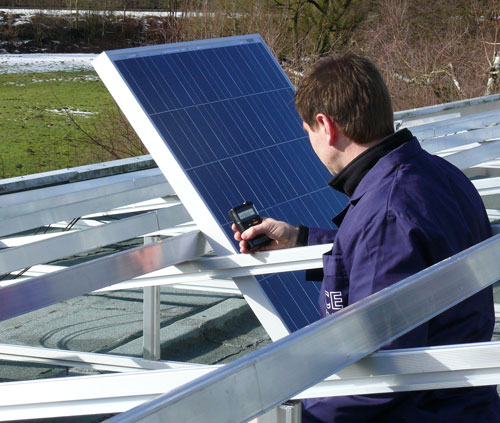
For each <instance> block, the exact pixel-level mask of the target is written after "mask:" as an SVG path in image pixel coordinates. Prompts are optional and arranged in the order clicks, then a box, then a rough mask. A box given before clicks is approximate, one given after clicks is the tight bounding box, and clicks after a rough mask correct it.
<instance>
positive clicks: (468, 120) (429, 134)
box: [411, 110, 500, 141]
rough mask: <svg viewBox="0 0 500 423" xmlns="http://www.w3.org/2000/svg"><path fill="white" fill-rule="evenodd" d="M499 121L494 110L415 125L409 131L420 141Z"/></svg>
mask: <svg viewBox="0 0 500 423" xmlns="http://www.w3.org/2000/svg"><path fill="white" fill-rule="evenodd" d="M499 121H500V116H499V114H498V110H495V111H492V112H486V113H479V114H477V115H470V116H465V117H460V118H455V119H449V120H448V121H445V122H436V123H429V124H425V125H420V126H415V127H413V128H411V132H413V134H415V135H416V136H417V137H418V139H419V140H421V141H422V140H426V139H431V138H436V137H441V136H443V135H448V134H456V133H459V132H464V131H470V130H473V129H481V128H486V127H488V126H492V125H497V124H498V122H499Z"/></svg>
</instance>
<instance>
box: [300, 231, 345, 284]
mask: <svg viewBox="0 0 500 423" xmlns="http://www.w3.org/2000/svg"><path fill="white" fill-rule="evenodd" d="M307 230H308V235H307V245H319V244H333V241H334V240H335V237H336V235H337V232H338V229H323V228H307ZM323 277H324V274H323V269H308V270H306V281H315V282H320V281H322V280H323Z"/></svg>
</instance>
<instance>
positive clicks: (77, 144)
mask: <svg viewBox="0 0 500 423" xmlns="http://www.w3.org/2000/svg"><path fill="white" fill-rule="evenodd" d="M112 105H113V99H112V98H111V96H110V94H109V93H108V91H107V90H106V88H105V87H104V85H103V84H102V83H101V81H100V80H99V78H98V77H97V75H96V74H95V73H94V72H90V71H87V72H54V73H39V74H35V73H30V74H1V75H0V178H8V177H13V176H20V175H28V174H32V173H38V172H45V171H49V170H54V169H61V168H65V167H73V166H79V165H84V164H89V163H95V162H100V161H103V160H104V159H103V157H105V156H104V155H102V156H100V154H101V153H102V152H100V151H99V148H98V147H96V146H95V145H92V144H91V143H89V142H88V136H87V135H85V134H84V132H87V133H88V134H90V135H94V134H95V132H96V126H97V125H98V123H99V120H102V119H103V118H105V115H106V113H107V111H109V109H110V106H111V107H114V106H112ZM75 122H76V124H75ZM78 126H81V129H80V128H78ZM82 129H83V131H82ZM102 154H103V153H102Z"/></svg>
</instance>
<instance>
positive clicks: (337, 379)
mask: <svg viewBox="0 0 500 423" xmlns="http://www.w3.org/2000/svg"><path fill="white" fill-rule="evenodd" d="M498 109H500V99H499V96H490V97H488V98H482V99H475V100H470V101H466V102H462V103H459V104H454V105H448V106H436V107H434V108H426V109H425V113H423V112H422V110H419V111H417V112H415V114H414V115H413V116H418V119H419V121H418V122H417V123H418V125H414V126H412V128H411V129H412V131H413V132H414V133H415V134H417V135H418V136H419V137H420V139H421V141H422V145H423V147H424V148H427V146H429V149H430V150H432V151H434V152H437V153H438V154H441V155H443V156H445V157H446V158H447V159H449V160H455V163H458V164H459V165H461V166H463V167H462V168H463V170H464V171H466V172H469V171H474V172H477V173H480V172H483V170H484V172H485V173H486V170H488V169H495V167H500V166H499V165H498V164H496V162H495V161H494V159H496V158H497V156H500V151H498V152H497V151H496V146H495V145H496V142H495V140H498V139H500V126H499V123H500V113H499V112H498ZM444 111H445V112H446V113H444ZM462 112H464V113H463V116H464V117H457V115H458V113H460V114H461V115H462ZM433 113H434V114H437V115H438V116H440V117H438V118H435V117H434V115H433ZM443 115H444V118H443ZM410 116H411V114H409V113H401V117H402V118H404V119H407V121H408V122H410ZM396 118H399V117H398V115H396ZM426 122H427V123H426ZM413 123H415V122H413ZM402 124H403V125H405V121H404V120H403V122H402ZM482 144H484V145H482ZM489 145H494V146H495V147H494V148H493V149H489V150H488V151H487V153H486V155H484V156H483V154H482V153H481V154H480V155H479V157H476V154H477V153H476V152H475V151H477V150H475V148H478V149H483V147H487V146H489ZM471 147H472V148H471ZM478 151H482V150H478ZM457 154H460V156H457ZM457 157H458V158H457ZM492 159H493V161H492ZM485 162H486V164H485ZM149 166H150V158H148V157H144V158H141V159H130V160H128V161H120V162H119V163H109V164H101V165H96V166H92V167H84V168H80V169H76V170H75V169H73V170H67V171H59V172H54V173H49V174H45V175H39V176H35V175H33V176H30V177H29V178H15V179H12V180H7V181H2V182H0V192H5V194H3V195H2V196H0V217H1V218H2V223H1V224H0V233H1V234H2V236H3V238H2V239H0V242H1V243H2V244H3V246H4V247H5V248H4V249H2V250H0V268H1V269H2V271H1V272H0V273H4V274H6V273H14V272H17V271H19V270H21V269H24V268H27V267H29V266H38V265H39V264H40V263H46V262H47V261H51V260H55V259H57V258H62V257H66V256H68V255H71V254H76V253H79V252H82V251H86V250H89V249H92V248H96V247H98V246H102V245H106V244H109V243H112V242H117V241H119V240H123V239H128V238H130V237H135V236H154V235H155V234H163V235H165V234H169V235H172V236H170V237H169V238H167V239H165V240H163V241H161V242H153V243H151V244H146V245H144V246H143V247H139V248H136V249H134V250H128V251H125V252H121V253H117V254H115V255H111V256H108V257H105V258H103V259H99V260H95V261H90V262H88V263H84V264H82V265H77V266H72V267H69V268H62V269H58V270H56V271H51V272H46V271H47V270H55V269H53V268H50V269H49V268H46V267H39V270H40V273H39V276H37V277H31V278H22V277H20V278H18V279H15V280H9V281H4V283H3V287H2V289H1V290H0V301H1V302H2V307H0V313H1V316H2V318H3V319H6V318H9V317H12V316H15V315H19V314H20V313H24V312H26V311H29V310H35V309H37V308H40V307H44V306H46V305H47V304H52V303H54V302H57V301H61V300H62V299H64V298H71V297H73V296H76V295H80V294H82V293H88V292H91V291H94V290H96V289H104V290H106V289H107V290H109V289H113V290H114V289H124V288H130V287H148V286H149V287H155V286H159V285H164V284H169V285H172V286H180V285H181V284H187V283H189V284H190V286H197V287H199V288H200V289H209V288H207V286H208V285H207V281H209V285H212V288H213V289H221V290H232V292H235V291H236V290H237V288H236V287H235V285H234V284H232V283H231V282H230V281H228V280H229V279H231V278H237V280H238V283H239V285H238V286H240V287H241V286H244V285H245V280H247V279H248V277H249V276H251V275H255V274H263V273H269V272H273V273H274V272H281V271H291V270H297V269H306V268H317V267H319V266H320V263H321V254H322V253H323V252H324V251H325V250H326V249H327V248H328V246H315V247H304V248H296V249H293V250H288V251H275V252H269V253H259V254H256V255H254V256H241V255H238V254H229V255H224V256H215V257H200V256H201V255H203V254H204V253H206V252H207V250H208V247H207V244H206V242H205V241H204V239H203V237H202V236H200V234H199V233H198V232H197V231H196V228H195V227H194V226H193V224H192V223H190V221H191V217H190V216H189V215H188V214H187V212H186V211H185V209H184V207H183V206H182V204H181V202H180V201H179V199H178V198H177V197H176V196H175V193H174V190H173V189H172V188H171V187H170V185H169V184H168V183H167V182H166V180H165V178H164V177H163V175H162V174H161V173H160V172H159V171H158V170H157V169H148V167H149ZM470 166H474V167H473V168H472V169H471V168H469V167H470ZM485 169H486V170H485ZM123 170H127V172H126V173H120V172H122V171H123ZM87 176H88V177H89V178H94V177H95V176H99V177H98V178H94V179H85V178H86V177H87ZM498 176H500V175H498ZM58 181H59V182H61V183H60V184H58ZM70 181H74V182H70ZM3 182H5V183H3ZM474 183H475V185H476V187H477V188H478V190H479V191H480V193H481V195H482V196H483V198H484V199H485V201H488V199H489V200H491V199H494V198H495V196H497V195H498V190H499V189H500V188H499V180H497V179H495V178H488V179H482V180H476V181H474ZM172 186H173V185H172ZM157 198H161V199H160V200H158V199H157ZM152 200H153V201H152ZM138 201H141V202H143V203H141V204H138V205H134V204H135V203H137V202H138ZM498 208H500V207H496V208H494V203H493V202H492V206H491V207H488V209H489V211H490V216H491V217H494V216H496V215H495V212H498V210H497V209H498ZM111 209H114V210H111ZM145 210H150V211H149V212H146V213H142V214H138V215H136V216H132V217H124V218H123V219H122V220H118V221H115V222H112V221H110V220H109V216H110V215H111V214H113V215H115V214H124V215H125V214H127V213H130V212H137V211H141V212H144V211H145ZM78 217H82V219H81V220H80V222H81V224H80V225H75V226H73V228H72V230H71V231H68V232H57V233H49V234H45V235H31V236H19V235H14V236H13V234H16V233H17V232H20V231H24V230H27V229H33V228H35V227H38V226H41V225H58V226H63V227H64V226H67V223H65V222H64V221H66V222H67V221H68V220H71V219H74V218H78ZM61 221H63V223H61ZM180 224H184V225H180ZM193 229H194V230H195V231H194V232H193ZM499 242H500V241H499V239H498V238H492V239H491V240H488V241H487V242H485V243H483V244H481V245H479V246H476V247H473V249H471V250H468V251H466V252H464V253H461V254H460V255H458V256H457V257H455V258H453V259H450V260H448V261H446V262H443V263H441V264H439V265H436V266H434V267H433V268H431V269H427V270H426V271H424V272H422V273H421V274H419V275H415V276H414V277H412V278H409V279H410V280H407V281H403V282H402V284H401V285H398V286H395V287H393V288H391V289H389V290H388V291H384V292H382V293H379V294H376V295H375V296H374V297H370V298H369V299H367V300H366V301H364V302H362V303H359V304H357V305H355V306H354V307H352V308H349V309H346V311H345V312H344V313H343V314H339V315H338V316H336V317H335V318H333V319H324V320H322V321H320V322H317V324H314V325H312V327H309V328H306V329H303V330H301V331H300V332H298V333H295V334H293V335H291V336H290V337H286V338H283V339H282V340H280V341H279V342H276V343H273V344H272V345H270V346H269V347H267V348H265V349H263V350H262V351H257V352H255V353H252V354H251V356H248V357H244V358H243V359H240V360H239V361H238V362H234V363H232V364H230V365H226V366H223V367H220V366H199V365H192V364H186V363H171V362H157V361H150V360H140V359H135V358H134V359H131V358H127V357H117V356H107V355H100V354H99V355H96V354H88V353H79V352H73V351H57V350H48V349H39V348H29V347H20V346H11V345H0V358H1V359H3V360H12V361H25V362H30V363H46V364H51V365H61V366H73V365H74V366H76V367H85V366H87V367H90V368H93V369H97V370H105V371H114V372H116V373H117V374H112V375H96V376H85V377H78V378H63V379H57V380H38V381H29V382H28V381H19V382H8V383H2V384H0V392H1V395H0V421H6V420H23V419H28V418H41V417H56V416H68V415H79V414H99V413H115V412H117V413H118V412H123V411H126V410H129V409H131V408H133V407H135V406H138V405H140V404H143V405H141V407H140V408H138V409H136V410H134V411H131V412H130V414H129V413H124V414H122V415H119V416H117V417H115V418H114V419H113V421H154V420H151V419H153V416H154V415H155V414H157V415H158V416H165V415H167V414H164V413H168V416H169V418H172V419H174V417H172V416H176V414H175V413H181V414H180V416H182V418H181V417H179V418H178V420H181V421H190V420H189V418H191V419H193V420H192V421H197V420H196V419H197V418H199V416H202V417H203V419H204V420H206V421H221V420H222V421H223V419H224V418H226V419H228V421H245V420H248V419H250V418H251V417H252V416H255V415H258V414H260V413H262V412H264V411H265V410H268V409H269V408H270V407H272V406H274V405H276V404H278V403H280V402H281V401H283V400H285V399H288V398H291V397H294V396H295V397H300V398H304V397H308V396H328V395H343V394H349V393H375V392H389V391H393V390H414V389H416V390H418V389H428V388H434V387H457V386H478V385H487V384H494V383H498V382H499V381H500V380H499V374H498V369H499V367H500V361H499V360H498V357H499V350H500V345H499V344H498V343H487V344H478V345H463V346H448V347H441V348H428V349H415V350H407V351H391V352H383V353H375V354H372V355H370V356H368V357H366V358H364V359H362V360H360V361H357V360H358V359H359V358H361V357H364V356H366V355H367V354H369V353H370V352H372V351H375V350H376V349H377V348H378V346H380V345H382V344H383V343H385V342H387V340H388V339H390V338H391V337H395V336H397V334H400V333H402V331H404V330H408V329H409V328H410V327H413V326H415V325H417V324H418V323H419V322H421V321H422V320H423V319H427V318H430V317H432V315H434V314H435V313H438V312H439V311H440V310H443V309H444V308H445V307H447V306H449V305H452V304H454V303H456V302H458V301H460V299H462V298H464V297H465V296H466V295H470V294H472V293H473V292H475V291H477V290H478V289H480V288H481V287H483V286H485V285H486V284H489V283H492V282H494V281H496V280H497V279H500V269H499V268H498V260H496V257H497V256H498V251H499V248H500V247H499ZM181 247H182V248H183V250H181ZM153 257H154V260H153ZM174 264H175V266H174V267H172V266H170V265H174ZM82 269H83V270H84V272H82ZM103 274H106V275H107V277H106V278H102V275H103ZM27 275H29V272H26V273H25V274H24V276H27ZM83 275H85V277H84V276H83ZM458 277H460V278H462V279H461V280H463V284H461V286H463V287H464V290H463V291H460V292H454V290H453V289H450V286H451V285H449V284H451V283H452V282H456V280H457V278H458ZM433 278H439V279H440V281H448V282H449V284H445V285H443V287H444V289H443V290H441V291H435V292H434V293H433V294H432V296H431V297H427V296H426V297H425V299H423V297H422V295H421V292H422V291H425V290H422V289H421V288H422V286H423V285H424V284H427V283H432V280H433ZM68 280H71V281H72V283H70V284H68V283H66V281H68ZM466 288H467V289H466ZM410 291H411V293H410V294H409V293H408V292H410ZM429 291H432V290H428V292H429ZM405 293H406V294H405ZM455 294H457V295H456V296H453V295H455ZM154 295H155V294H154V292H153V293H152V296H153V298H154ZM397 296H402V297H401V299H400V300H399V302H401V301H403V302H405V304H406V305H407V307H405V313H404V316H402V315H398V314H397V313H392V312H391V313H389V314H388V315H387V316H386V317H387V319H389V321H392V322H393V323H394V324H390V325H387V324H386V323H387V320H386V321H385V322H384V325H382V324H381V322H380V320H378V319H377V317H379V316H380V315H381V314H380V313H382V311H381V309H380V308H379V307H382V304H384V302H389V303H390V302H391V301H394V300H395V298H396V297H397ZM7 298H8V301H7ZM409 298H411V301H409ZM415 299H419V300H421V301H424V302H423V303H420V304H422V305H423V304H426V308H422V309H420V308H419V307H418V304H419V303H418V301H416V300H415ZM150 304H151V305H150V307H151V309H154V305H155V300H152V301H151V302H150ZM385 304H387V303H385ZM261 306H262V305H261ZM262 307H264V306H262ZM382 309H386V310H388V309H390V307H382ZM268 312H269V311H268ZM153 313H154V311H152V312H150V311H149V310H147V312H146V313H145V314H146V317H149V318H150V324H149V325H150V326H149V327H150V330H151V339H150V352H151V357H152V358H154V357H155V351H154V349H155V348H157V347H156V346H155V345H156V344H155V339H154V338H155V337H156V336H157V334H156V333H155V330H154V328H153V326H154V325H155V324H156V323H155V322H154V315H153ZM269 313H270V312H269ZM372 313H375V315H374V316H375V317H371V316H373V315H372ZM403 317H404V319H403ZM408 317H411V318H412V319H413V320H412V321H411V322H410V321H408V320H406V319H407V318H408ZM391 319H392V320H391ZM405 321H406V323H404V324H403V322H405ZM344 325H353V326H349V327H351V328H352V329H349V330H350V331H351V333H354V334H356V336H353V337H352V339H350V340H349V342H348V343H344V344H343V342H344V340H342V339H340V338H335V336H338V333H339V332H341V331H344V330H345V326H344ZM366 325H371V326H373V325H376V326H377V327H376V330H375V328H374V329H373V330H372V331H370V333H377V334H379V337H377V338H376V339H375V338H373V337H371V336H370V337H368V338H366V337H364V336H365V335H366V332H364V331H360V330H359V328H360V327H364V326H366ZM357 334H360V335H359V336H358V335H357ZM328 336H332V337H333V338H332V339H334V340H332V339H330V340H328ZM315 337H319V338H323V337H324V338H325V341H324V342H336V343H337V344H338V345H339V346H342V348H339V349H338V356H336V357H324V356H322V355H321V354H319V352H320V351H321V348H318V347H317V344H313V343H311V341H310V340H311V339H316V338H315ZM314 342H316V341H314ZM311 345H316V346H315V347H314V348H313V350H311ZM311 354H313V355H311ZM311 357H314V358H311ZM349 364H350V365H349ZM345 366H347V367H345ZM343 367H345V368H344V369H343V370H340V369H342V368H343ZM290 368H293V369H298V370H303V371H301V372H290V371H289V370H288V369H290ZM335 371H338V373H336V374H335V375H333V376H330V375H331V374H332V373H334V372H335ZM120 373H122V374H120ZM291 373H293V374H291ZM241 375H243V376H241ZM276 375H279V376H280V377H279V378H277V377H276ZM200 376H203V379H201V380H196V378H198V377H200ZM327 376H330V377H328V378H327V379H326V380H325V381H324V382H321V383H320V384H319V385H315V386H313V385H314V384H315V383H317V382H320V381H321V380H323V379H324V378H326V377H327ZM242 377H243V379H241V378H242ZM280 379H281V380H282V383H280V384H279V387H278V386H277V385H276V382H277V381H279V380H280ZM235 380H237V382H235ZM244 381H245V382H244ZM186 382H190V384H189V385H186V386H185V387H181V386H182V385H183V384H185V383H186ZM210 386H211V388H209V387H210ZM307 387H310V388H309V389H308V390H306V391H304V389H305V388H307ZM254 388H255V389H254ZM219 389H220V390H219ZM233 389H234V394H233V395H231V396H230V397H229V399H230V401H231V405H232V406H231V407H223V406H221V401H222V400H224V397H225V394H224V395H222V394H221V392H227V390H230V391H231V390H233ZM169 391H172V393H171V394H169V395H168V396H166V397H159V398H158V399H156V400H155V401H154V402H152V403H147V401H149V400H152V399H153V398H156V397H158V396H160V395H161V394H164V393H166V392H169ZM301 391H303V392H302V393H300V394H299V392H301ZM193 401H195V402H196V403H197V404H199V407H196V408H197V409H198V408H199V409H198V411H199V412H200V411H201V413H202V414H198V415H196V414H192V415H191V414H189V413H192V411H188V406H187V405H186V404H188V405H189V408H193V407H191V404H192V403H193ZM172 404H174V405H172ZM175 404H177V405H175ZM183 404H184V405H183ZM202 404H206V407H205V406H202ZM210 405H216V408H217V409H214V408H213V407H210ZM174 409H176V410H177V411H176V410H174ZM222 409H225V410H226V411H227V410H232V411H231V414H230V415H225V414H221V412H224V413H226V411H223V410H222ZM210 410H212V411H210ZM195 411H196V410H195ZM233 411H234V414H233ZM228 412H229V411H228ZM188 417H189V418H188ZM211 419H212V420H211Z"/></svg>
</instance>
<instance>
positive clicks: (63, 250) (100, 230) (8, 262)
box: [0, 204, 191, 274]
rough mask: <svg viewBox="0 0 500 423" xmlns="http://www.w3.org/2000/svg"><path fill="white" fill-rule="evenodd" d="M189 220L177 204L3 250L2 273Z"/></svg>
mask: <svg viewBox="0 0 500 423" xmlns="http://www.w3.org/2000/svg"><path fill="white" fill-rule="evenodd" d="M190 220H191V217H190V216H189V214H188V213H187V211H186V209H185V208H184V207H183V206H182V205H181V204H177V205H173V206H170V207H168V208H164V209H160V210H158V211H155V212H149V213H145V214H141V215H138V216H133V217H129V218H127V219H122V220H119V221H117V222H112V223H108V224H105V225H101V226H97V227H95V228H91V229H85V230H83V231H77V232H62V233H61V235H59V236H58V237H51V238H48V239H44V240H41V241H36V242H32V243H30V244H25V245H22V246H19V247H13V248H7V249H3V250H0V274H5V273H10V272H12V271H14V270H18V269H23V268H25V267H29V266H33V265H35V264H39V263H48V262H50V261H53V260H56V259H60V258H63V257H68V256H71V255H75V254H79V253H81V252H83V251H87V250H91V249H93V248H98V247H102V246H104V245H109V244H113V243H115V242H119V241H123V240H126V239H130V238H134V237H137V236H140V235H144V234H147V233H150V232H153V231H158V230H161V229H164V228H168V227H170V226H175V225H177V224H180V223H185V222H187V221H190Z"/></svg>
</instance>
